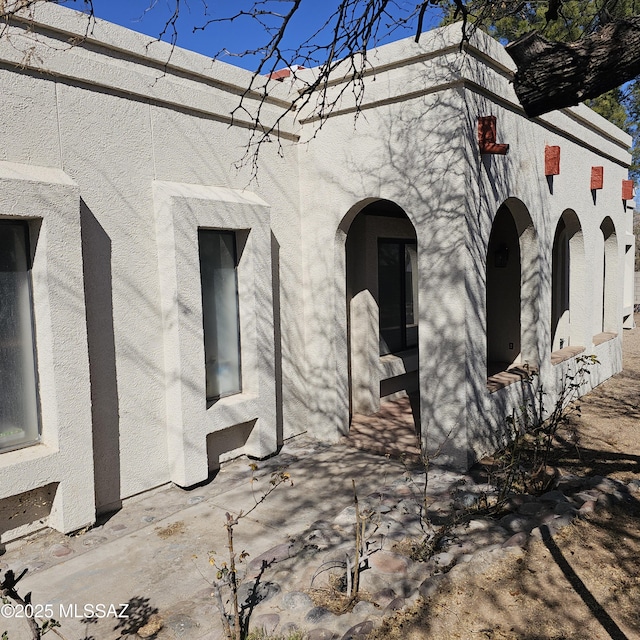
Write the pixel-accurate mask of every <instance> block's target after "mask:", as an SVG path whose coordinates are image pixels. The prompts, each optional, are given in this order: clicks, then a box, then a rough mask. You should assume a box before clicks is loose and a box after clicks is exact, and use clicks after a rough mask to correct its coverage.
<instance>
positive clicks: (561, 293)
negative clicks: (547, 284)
mask: <svg viewBox="0 0 640 640" xmlns="http://www.w3.org/2000/svg"><path fill="white" fill-rule="evenodd" d="M551 264H552V267H551V274H552V275H551V350H552V351H558V350H560V349H564V348H566V347H569V346H574V347H575V346H579V345H584V342H585V340H584V317H585V314H584V241H583V237H582V228H581V225H580V220H579V219H578V216H577V215H576V213H575V212H574V211H572V210H570V209H567V210H566V211H564V212H563V214H562V216H561V217H560V220H558V224H557V226H556V231H555V235H554V240H553V250H552V260H551Z"/></svg>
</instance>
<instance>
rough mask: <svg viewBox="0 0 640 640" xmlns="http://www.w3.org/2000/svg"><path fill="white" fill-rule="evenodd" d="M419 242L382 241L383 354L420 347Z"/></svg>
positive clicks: (379, 252)
mask: <svg viewBox="0 0 640 640" xmlns="http://www.w3.org/2000/svg"><path fill="white" fill-rule="evenodd" d="M417 283H418V280H417V244H416V242H415V241H412V240H386V239H385V240H379V241H378V306H379V310H380V354H381V355H384V354H386V353H395V352H397V351H403V350H404V349H410V348H412V347H417V346H418V323H417V310H418V287H417Z"/></svg>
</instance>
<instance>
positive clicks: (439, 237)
mask: <svg viewBox="0 0 640 640" xmlns="http://www.w3.org/2000/svg"><path fill="white" fill-rule="evenodd" d="M34 15H35V22H34V24H33V25H32V33H27V32H26V31H25V29H26V23H25V22H21V21H20V20H17V21H15V23H12V24H11V25H9V27H8V29H7V33H6V35H5V36H3V38H2V39H0V60H1V62H2V63H1V64H0V95H2V97H3V106H4V109H3V110H2V113H1V114H0V137H1V138H2V140H3V144H2V146H1V147H0V218H11V217H18V218H21V219H24V220H28V221H29V235H30V239H31V243H32V245H33V247H34V249H33V252H32V253H33V255H32V269H31V278H32V283H33V284H32V306H33V314H34V327H35V330H34V331H35V333H34V335H35V342H36V349H35V350H36V365H37V372H38V376H37V377H38V383H37V384H38V389H37V391H38V402H39V406H38V412H39V416H40V434H41V437H40V441H39V442H38V443H36V444H32V445H30V446H27V447H24V448H21V449H17V450H6V451H0V471H1V477H2V479H1V481H0V514H3V513H6V512H7V508H8V507H7V508H5V509H4V511H3V509H2V505H3V504H4V505H5V507H6V505H7V504H9V503H8V502H6V501H7V500H14V501H15V500H16V499H22V498H24V496H27V495H31V494H29V492H32V491H38V490H40V491H45V493H46V494H47V496H50V498H47V499H49V502H50V504H49V507H48V510H45V511H46V513H44V515H42V514H39V515H38V517H37V518H36V517H35V516H34V518H33V519H32V520H33V521H34V522H33V523H31V524H30V523H29V522H28V521H27V520H28V519H27V520H25V522H23V523H22V522H21V527H22V525H24V526H25V527H27V528H28V527H29V526H31V527H32V528H33V527H34V526H43V525H49V526H53V527H56V528H58V529H60V530H61V531H65V532H66V531H71V530H73V529H77V528H79V527H82V526H84V525H87V524H90V523H91V522H92V521H93V520H94V519H95V517H96V512H100V511H107V510H111V509H115V508H118V507H119V506H120V505H121V503H122V501H123V500H125V499H127V498H130V497H132V496H135V495H136V494H139V493H141V492H144V491H148V490H150V489H152V488H154V487H157V486H159V485H162V484H165V483H168V482H174V483H176V484H178V485H180V486H184V487H188V486H192V485H194V484H196V483H200V482H203V481H206V480H207V478H209V477H211V474H213V473H215V472H216V470H217V469H218V467H219V465H220V463H221V462H224V461H225V460H227V459H229V458H231V457H233V456H237V455H240V454H243V453H244V454H247V455H250V456H253V457H256V458H264V457H266V456H268V455H270V454H271V453H273V452H275V451H276V450H277V448H278V446H279V445H281V444H282V442H283V440H284V439H286V438H288V437H291V436H293V435H295V434H298V433H301V432H304V431H306V432H308V433H310V434H311V435H313V437H315V438H318V439H321V440H324V441H329V442H330V441H335V440H337V439H338V438H339V437H340V436H341V435H344V434H346V433H348V430H349V426H350V420H351V416H352V415H353V414H354V413H365V414H367V413H374V412H375V411H377V410H378V409H379V407H380V404H381V402H384V401H385V399H389V398H395V397H397V396H398V394H400V395H403V394H409V395H410V396H411V398H412V400H414V401H415V402H414V403H413V404H414V406H415V407H416V424H417V428H418V430H419V432H420V435H421V442H422V446H423V448H424V450H425V451H436V450H437V451H440V455H441V458H440V462H441V463H449V464H451V465H452V466H454V467H456V468H458V469H461V468H466V467H467V466H468V465H470V464H471V463H473V462H474V460H476V459H477V458H478V456H481V455H483V454H485V453H488V452H489V451H491V450H493V449H494V448H495V447H497V446H499V445H500V444H502V443H503V442H504V440H505V438H506V437H507V434H508V431H509V429H508V428H507V424H506V420H505V418H506V416H508V415H510V414H511V413H512V412H514V411H518V410H519V408H521V407H522V405H523V398H524V402H528V401H531V402H533V400H534V398H535V397H536V395H537V390H539V389H540V387H542V389H543V390H544V406H543V407H542V408H538V410H541V411H542V412H543V413H544V412H545V411H549V410H550V409H551V408H552V407H553V406H554V404H555V402H556V400H557V399H558V398H559V397H560V396H561V394H562V386H563V383H564V381H565V380H566V376H567V374H568V373H571V372H573V371H575V369H576V367H580V366H581V365H580V358H581V356H586V355H591V354H594V355H595V356H597V360H598V364H595V365H592V366H591V367H590V370H589V372H588V375H587V377H586V379H585V381H584V384H583V386H582V387H581V392H586V391H588V390H589V389H590V388H592V387H593V386H595V385H597V384H599V383H600V382H602V381H603V380H605V379H606V378H607V377H609V376H610V375H612V374H613V373H615V372H617V371H619V370H620V369H621V340H622V336H623V323H624V325H625V326H629V322H632V319H631V320H629V318H630V317H631V318H632V314H631V303H632V300H631V298H632V294H631V292H632V291H633V265H632V261H630V258H629V256H632V255H633V247H634V238H633V235H632V227H631V217H632V216H631V214H632V209H631V204H632V203H631V202H628V201H624V200H622V199H621V183H622V180H623V179H626V178H627V171H628V166H629V163H630V155H629V146H630V138H629V136H627V135H626V134H625V133H623V132H622V131H620V130H619V129H617V128H615V127H614V126H613V125H611V124H610V123H608V122H607V121H605V120H604V119H603V118H601V117H600V116H598V115H596V114H595V113H593V112H592V111H590V110H589V109H587V108H586V107H584V106H579V107H575V108H571V109H566V110H563V111H562V112H553V113H550V114H547V115H545V116H542V117H539V118H535V119H533V120H531V119H529V118H527V117H526V116H525V114H524V112H523V110H522V108H521V107H520V105H519V103H518V101H517V98H516V96H515V94H514V92H513V88H512V85H511V83H510V80H511V77H512V74H513V65H512V63H511V61H510V59H509V57H508V56H507V55H506V54H505V52H504V50H503V48H502V47H501V46H500V45H499V44H498V43H497V42H495V41H493V40H491V39H490V38H488V37H486V36H484V35H483V34H480V33H477V34H475V35H474V36H473V38H472V39H471V42H470V43H468V45H466V46H465V50H464V52H460V51H459V43H460V31H459V27H458V26H456V25H453V26H451V27H447V28H444V29H440V30H436V31H433V32H429V33H425V34H423V36H422V38H421V40H420V43H419V44H416V43H415V42H413V40H405V41H401V42H396V43H393V44H389V45H386V46H383V47H380V48H379V49H376V50H373V51H371V52H369V54H368V60H367V63H368V64H367V71H366V73H365V75H364V78H363V83H364V87H365V91H364V94H363V97H362V101H361V102H360V103H359V104H357V103H356V102H355V101H354V100H355V98H354V93H353V92H352V91H349V90H346V91H343V90H344V89H345V85H344V83H345V80H344V78H342V76H341V71H340V69H338V70H337V71H336V77H335V81H333V82H332V83H330V84H329V89H328V91H329V94H328V96H327V100H333V99H334V98H337V100H336V104H335V108H334V110H333V111H332V112H331V113H330V114H329V115H328V117H327V118H326V119H324V121H323V122H322V127H321V128H319V125H320V120H319V119H318V117H317V113H315V112H314V111H312V110H311V109H310V108H303V109H301V110H299V111H296V112H292V113H286V114H285V111H286V109H287V106H288V105H289V104H290V101H291V97H292V95H293V92H295V91H296V90H298V89H300V88H302V87H303V86H304V83H305V82H307V81H309V80H310V79H311V78H312V77H313V75H314V70H312V69H310V70H301V71H299V72H298V73H297V79H295V80H293V81H292V80H290V79H287V80H285V81H284V82H282V83H280V82H277V81H275V80H267V79H266V78H265V79H263V80H261V81H260V82H261V83H263V84H266V86H267V98H266V99H264V100H263V99H262V98H261V95H262V94H261V92H260V91H250V92H248V93H247V95H246V96H245V102H244V107H245V108H246V111H243V110H240V111H235V115H233V116H232V113H234V110H235V109H236V107H237V106H238V100H239V96H240V95H242V94H243V92H245V90H246V88H247V87H248V86H249V84H250V82H251V74H250V73H248V72H246V71H244V70H241V69H237V68H234V67H232V66H231V65H227V64H224V63H221V62H218V61H213V62H212V61H211V60H209V59H207V58H205V57H203V56H199V55H196V54H193V53H190V52H188V51H183V50H180V49H175V50H173V49H171V47H169V46H168V45H166V44H164V43H161V42H155V41H153V42H149V39H148V38H146V37H144V36H142V35H139V34H135V33H133V32H130V31H127V30H125V29H122V28H120V27H117V26H115V25H111V24H108V23H105V22H102V21H97V22H96V23H95V25H93V26H92V28H91V29H90V30H89V31H87V29H86V17H84V16H83V15H82V14H79V13H77V12H75V11H72V10H69V9H66V8H62V7H59V6H49V5H45V6H42V7H38V9H37V11H36V13H35V14H34ZM73 35H82V36H86V37H84V38H83V39H82V40H81V41H80V43H79V44H76V45H75V46H69V45H66V44H64V43H66V42H67V40H68V39H69V37H70V36H73ZM341 92H342V93H341ZM338 97H339V98H338ZM311 103H313V101H311ZM258 109H261V111H260V119H261V122H262V123H263V124H269V123H271V122H275V121H276V119H277V118H279V117H281V116H283V114H284V117H283V118H282V120H281V121H280V124H279V129H278V131H279V141H277V140H276V139H275V134H274V137H273V140H272V141H271V142H269V143H265V144H263V145H262V147H261V149H260V155H259V159H258V164H257V169H258V174H257V180H255V179H253V180H252V171H253V169H254V167H253V166H252V164H251V162H249V163H245V164H242V162H240V163H239V161H242V159H243V158H245V159H246V157H247V156H245V155H244V154H245V152H246V146H247V144H248V143H249V142H250V140H251V135H252V129H251V124H252V114H255V113H256V112H257V110H258ZM356 116H357V117H356ZM486 116H495V125H496V136H497V139H496V141H497V143H499V144H508V145H509V149H508V153H506V154H505V155H498V154H493V153H482V150H481V148H480V146H479V141H478V123H479V119H480V118H483V117H486ZM550 146H554V147H559V148H560V170H559V173H556V174H555V175H546V172H545V148H546V147H550ZM238 163H239V164H238ZM593 167H602V168H603V176H604V180H603V185H602V188H598V189H591V183H590V180H591V174H592V168H593ZM203 229H205V230H207V229H209V230H220V231H224V232H231V233H232V234H233V238H234V241H235V243H236V247H237V263H236V265H235V273H236V282H237V285H236V287H237V290H236V297H237V319H238V340H237V342H238V344H239V351H240V360H241V385H240V387H241V388H240V390H239V391H238V392H237V393H233V394H231V395H228V396H225V397H220V398H215V399H214V400H211V398H210V399H209V400H207V393H206V390H205V384H206V382H205V364H204V363H205V347H204V329H203V297H202V296H203V292H202V285H201V273H200V269H201V267H200V262H199V245H198V233H199V230H203ZM385 250H388V252H391V253H389V255H392V262H393V260H396V262H397V266H398V268H397V269H396V271H397V273H396V272H392V271H390V270H389V269H391V267H389V268H388V269H387V270H386V271H385V270H384V269H385V268H387V267H385V265H384V264H383V262H384V260H386V259H387V258H384V256H385V255H387V254H385ZM393 252H396V253H393ZM390 259H391V258H390ZM396 262H393V264H394V265H395V264H396ZM387 266H388V265H387ZM393 268H396V267H393ZM389 274H391V275H389ZM394 274H395V275H394ZM396 277H397V279H395V280H394V279H393V278H396ZM389 283H391V284H389ZM0 337H1V336H0ZM390 345H391V346H390ZM527 370H528V371H535V372H537V373H536V375H535V377H534V379H533V381H532V382H522V380H521V377H522V376H521V374H519V373H518V372H519V371H520V372H522V371H527ZM0 393H1V391H0ZM417 407H419V409H418V408H417ZM11 504H13V503H11ZM11 528H12V527H10V526H8V525H3V524H2V523H0V534H2V535H4V538H0V540H2V539H6V538H7V537H10V536H11V535H17V534H16V532H15V531H14V532H13V533H12V532H11V531H10V529H11ZM13 528H15V527H13ZM24 530H26V529H25V528H24V527H22V528H20V530H19V531H18V534H19V533H21V532H22V531H24Z"/></svg>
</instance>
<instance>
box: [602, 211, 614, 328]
mask: <svg viewBox="0 0 640 640" xmlns="http://www.w3.org/2000/svg"><path fill="white" fill-rule="evenodd" d="M600 231H601V232H602V236H603V241H604V250H603V268H602V331H603V332H617V331H618V316H617V295H616V286H617V281H618V240H617V237H616V229H615V226H614V224H613V220H611V218H610V217H609V216H607V217H606V218H605V219H604V220H603V221H602V224H601V225H600Z"/></svg>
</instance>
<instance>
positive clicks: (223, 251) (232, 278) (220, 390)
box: [198, 229, 242, 400]
mask: <svg viewBox="0 0 640 640" xmlns="http://www.w3.org/2000/svg"><path fill="white" fill-rule="evenodd" d="M198 246H199V253H200V278H201V283H202V322H203V327H204V351H205V372H206V385H207V400H216V399H218V398H221V397H222V396H228V395H231V394H234V393H239V392H240V391H241V390H242V382H241V371H240V321H239V315H238V279H237V272H236V266H237V258H236V238H235V233H234V232H233V231H216V230H212V229H200V230H198Z"/></svg>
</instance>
